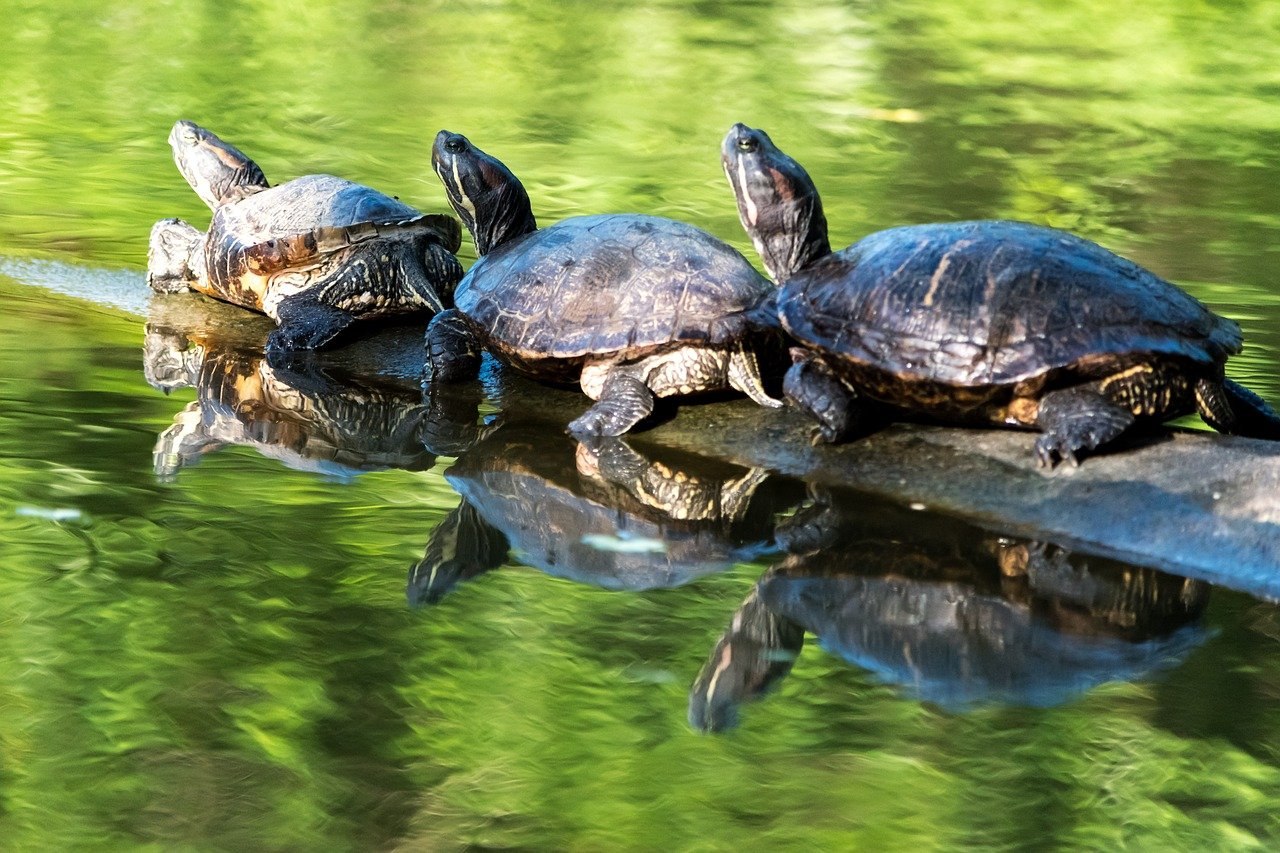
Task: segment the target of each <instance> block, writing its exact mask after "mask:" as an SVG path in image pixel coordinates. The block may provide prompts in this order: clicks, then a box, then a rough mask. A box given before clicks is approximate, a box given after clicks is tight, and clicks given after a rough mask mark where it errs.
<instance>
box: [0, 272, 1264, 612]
mask: <svg viewBox="0 0 1280 853" xmlns="http://www.w3.org/2000/svg"><path fill="white" fill-rule="evenodd" d="M51 266H54V267H56V266H57V265H51ZM68 269H71V270H74V269H75V268H68ZM0 272H5V273H7V274H9V275H11V276H14V277H16V278H18V279H19V280H21V281H27V282H28V283H33V284H38V285H42V286H50V287H51V289H55V290H58V291H60V292H63V293H66V294H68V295H73V296H78V297H80V298H86V299H90V300H95V301H100V298H99V295H98V294H97V293H95V292H94V289H93V286H92V277H91V276H88V277H86V276H85V275H84V273H83V271H80V272H79V273H77V274H76V275H75V276H73V275H71V274H69V275H68V277H67V278H68V279H70V278H76V281H73V282H70V283H68V281H61V283H60V285H58V286H53V285H51V280H53V279H57V276H56V275H54V274H51V273H49V272H48V271H47V268H45V272H43V273H42V274H41V275H40V276H26V275H22V274H21V273H15V272H14V271H13V268H12V267H8V268H3V269H0ZM121 275H124V274H120V273H112V274H110V278H111V281H112V288H111V291H110V293H111V296H110V303H111V304H112V305H113V306H115V307H122V308H124V309H126V310H136V306H140V305H143V304H146V303H147V300H146V292H145V285H144V284H143V281H142V276H141V275H140V274H139V275H137V276H136V288H137V292H136V301H135V299H134V294H130V293H126V296H125V297H122V296H121V286H120V283H119V282H118V281H116V279H118V278H119V277H120V276H121ZM77 276H78V278H77ZM123 290H124V291H130V288H129V287H128V286H125V287H124V288H123ZM148 310H149V311H150V313H151V318H152V320H154V321H159V322H164V323H165V324H167V325H169V326H171V327H181V328H183V329H187V330H190V332H191V333H192V334H195V335H200V336H208V337H212V338H217V339H218V340H220V341H223V342H225V343H226V345H228V346H234V347H248V348H260V347H261V346H262V343H263V341H264V340H265V338H266V334H267V333H268V331H269V330H270V328H271V324H270V321H269V320H267V319H266V318H262V317H257V316H255V315H252V314H249V313H247V312H245V311H243V310H241V309H238V308H234V307H231V306H226V305H222V304H220V303H216V302H213V301H212V300H208V299H205V298H203V297H199V296H195V295H180V296H170V297H156V298H154V299H151V300H150V307H149V309H148ZM422 330H423V323H422V322H421V321H417V322H409V323H404V324H401V325H394V326H387V327H383V328H382V329H380V330H378V331H377V332H376V333H373V334H369V335H367V336H365V337H363V338H361V339H359V340H356V341H354V342H352V343H351V344H349V345H347V346H345V347H342V348H340V349H337V350H334V351H332V352H328V353H323V354H320V355H317V356H315V358H316V359H317V360H318V361H319V362H320V363H322V364H323V365H324V366H325V368H326V370H330V371H336V372H338V373H340V374H341V375H342V377H343V378H344V379H345V380H347V381H353V382H359V381H361V380H362V379H363V380H368V381H377V382H379V383H382V384H384V385H385V384H387V383H392V384H395V385H399V386H401V387H403V388H404V389H405V390H406V391H408V390H410V389H412V388H414V387H415V386H416V384H417V378H418V375H419V372H420V369H421V364H422V358H423V350H422ZM486 375H487V379H486V392H487V393H488V395H489V397H490V400H491V402H492V403H493V404H494V405H495V406H496V407H497V408H498V409H499V410H500V411H502V412H503V413H505V414H506V415H508V416H510V417H515V418H519V419H522V420H524V419H528V420H536V421H544V422H546V423H547V425H548V428H550V429H562V428H563V426H564V425H565V424H567V423H568V422H569V421H570V420H571V419H573V418H574V417H576V416H577V415H578V414H580V413H581V412H582V411H583V410H584V409H585V408H586V406H587V405H588V402H589V401H587V399H586V398H585V397H584V396H582V395H581V394H580V393H577V392H576V391H573V390H563V391H562V390H555V389H548V388H546V387H545V386H541V385H535V384H533V383H530V382H527V381H524V380H522V379H520V378H518V377H513V376H511V375H510V374H509V373H504V372H503V371H501V370H497V369H492V370H488V371H487V373H486ZM673 414H674V416H672V415H673ZM659 420H660V422H658V423H657V424H656V425H655V426H653V427H652V428H650V429H648V430H645V431H643V432H641V433H637V434H636V435H634V436H633V437H631V438H630V439H629V440H630V441H631V442H632V443H633V444H635V446H636V447H637V448H643V447H645V446H646V445H648V446H652V447H662V446H667V447H674V448H679V449H684V450H692V451H696V452H698V453H700V454H703V455H707V456H714V457H719V458H723V459H725V460H727V461H731V462H735V463H738V464H744V465H750V466H760V467H765V468H769V469H772V470H774V471H777V472H780V473H783V474H788V475H792V476H795V477H799V478H801V479H803V480H805V481H807V482H809V483H812V484H815V485H820V486H824V487H828V488H832V489H836V490H841V491H842V492H854V493H862V494H863V495H867V496H875V497H876V498H877V499H880V500H883V499H889V500H892V501H896V502H900V503H901V504H903V505H904V506H911V507H912V508H916V509H920V510H922V511H923V514H922V516H921V523H922V524H927V523H928V517H929V515H928V513H929V512H936V513H944V514H948V515H953V516H957V517H960V518H963V519H966V520H969V521H972V522H974V523H977V524H979V525H981V526H984V527H987V528H990V529H992V530H993V531H996V532H1007V533H1009V534H1013V535H1018V536H1023V537H1028V538H1033V539H1037V540H1045V541H1051V542H1055V543H1058V544H1061V545H1064V546H1068V547H1071V548H1073V549H1075V550H1077V551H1081V552H1085V553H1094V554H1099V555H1101V556H1107V557H1113V558H1118V559H1123V560H1127V561H1130V562H1134V563H1139V564H1142V565H1146V566H1151V567H1155V568H1160V569H1165V570H1169V571H1172V572H1176V573H1178V574H1181V575H1186V576H1188V577H1193V578H1196V579H1200V580H1205V581H1209V582H1211V583H1215V584H1219V585H1222V586H1227V587H1232V588H1236V589H1240V590H1244V591H1247V592H1249V593H1252V594H1255V595H1259V596H1264V597H1268V598H1280V443H1270V442H1263V441H1256V440H1251V439H1242V438H1231V437H1224V436H1219V435H1216V434H1212V433H1207V432H1202V431H1190V430H1176V429H1170V430H1161V431H1158V432H1157V433H1155V434H1152V435H1149V436H1147V437H1145V438H1140V439H1137V440H1134V441H1131V442H1129V443H1128V444H1122V445H1121V446H1119V447H1117V448H1116V449H1115V450H1113V451H1112V452H1109V453H1106V454H1103V455H1096V456H1091V457H1089V458H1087V459H1086V460H1085V461H1084V462H1083V464H1082V465H1081V466H1080V467H1079V468H1072V467H1069V466H1059V467H1058V468H1057V469H1055V470H1054V471H1052V472H1047V471H1042V470H1040V469H1038V468H1037V467H1036V466H1035V463H1034V461H1033V458H1032V443H1033V440H1034V435H1033V434H1032V433H1026V432H1017V431H1012V430H998V429H991V430H981V429H954V428H944V427H934V426H923V425H916V424H897V425H893V426H891V427H889V428H887V429H885V430H883V431H881V432H879V433H876V434H875V435H872V436H869V437H867V438H864V439H861V440H858V441H854V442H850V443H848V444H845V445H841V446H836V447H832V446H814V445H812V444H811V443H810V433H811V425H810V424H809V423H808V422H807V421H806V420H805V418H803V417H802V416H801V415H799V414H798V413H796V412H794V411H790V410H784V411H781V412H779V411H769V410H765V409H762V408H759V407H757V406H755V405H753V404H751V403H749V402H747V401H745V400H740V399H730V400H720V401H715V402H707V403H685V404H683V405H680V406H679V407H678V409H676V408H675V407H671V408H669V409H668V410H667V412H666V417H665V419H662V418H660V419H659ZM840 499H841V500H842V501H848V500H856V499H857V497H856V495H850V494H842V495H841V496H840Z"/></svg>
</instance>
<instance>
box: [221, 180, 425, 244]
mask: <svg viewBox="0 0 1280 853" xmlns="http://www.w3.org/2000/svg"><path fill="white" fill-rule="evenodd" d="M421 215H422V214H421V213H420V212H419V211H417V210H415V209H414V208H412V207H410V206H409V205H407V204H404V203H403V202H400V201H398V200H397V199H394V198H391V197H390V196H388V195H384V194H382V193H380V192H378V191H377V190H374V189H371V188H369V187H366V186H364V185H362V184H356V183H352V182H351V181H346V180H343V179H342V178H335V177H333V176H332V175H308V176H306V177H302V178H297V179H296V180H292V181H288V182H287V183H283V184H280V185H279V186H277V187H272V188H271V189H268V190H263V191H262V192H259V193H255V194H253V195H251V196H248V197H246V198H244V199H242V200H240V201H238V202H236V203H234V204H230V205H225V206H223V207H221V208H219V209H218V213H217V215H216V217H215V218H216V219H219V220H221V227H222V229H223V230H224V231H226V232H228V233H232V234H235V236H236V237H237V238H238V239H239V240H240V241H241V242H243V243H244V244H246V245H251V244H253V243H261V242H265V241H267V240H272V239H278V238H280V237H283V236H285V235H289V234H300V233H304V232H308V231H312V230H313V229H316V228H340V227H345V226H349V225H357V224H360V223H365V222H376V223H390V222H404V221H408V220H411V219H414V218H417V217H419V216H421Z"/></svg>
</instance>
